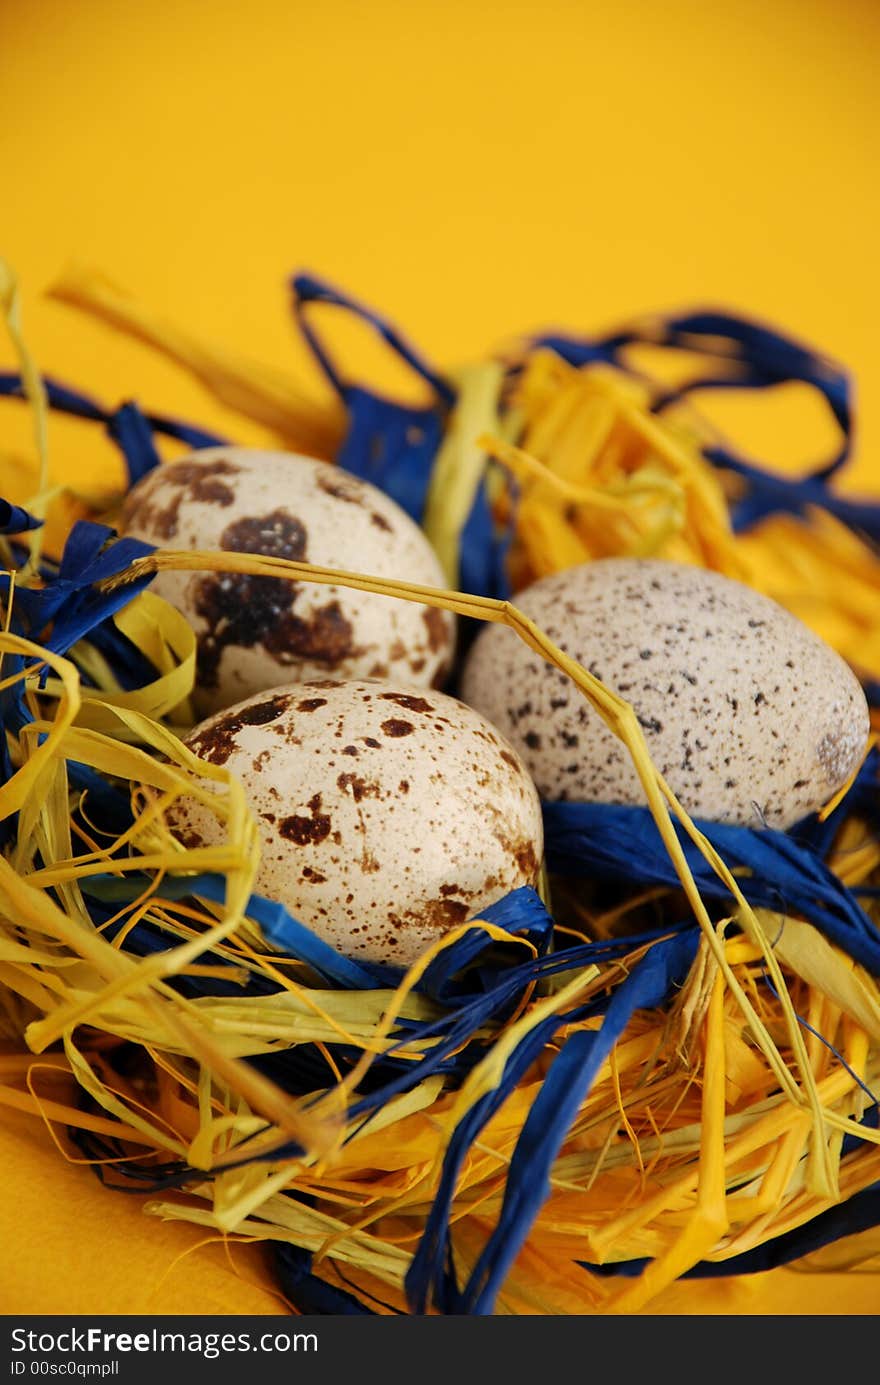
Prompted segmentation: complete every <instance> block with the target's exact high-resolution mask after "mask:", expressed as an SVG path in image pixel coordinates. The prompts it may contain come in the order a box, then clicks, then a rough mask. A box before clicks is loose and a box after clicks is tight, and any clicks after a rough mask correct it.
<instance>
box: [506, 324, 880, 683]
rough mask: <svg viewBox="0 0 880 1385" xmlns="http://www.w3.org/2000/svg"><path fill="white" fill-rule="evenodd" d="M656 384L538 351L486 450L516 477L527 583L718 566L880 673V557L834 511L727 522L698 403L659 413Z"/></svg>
mask: <svg viewBox="0 0 880 1385" xmlns="http://www.w3.org/2000/svg"><path fill="white" fill-rule="evenodd" d="M652 398H653V394H652V390H651V388H650V386H649V385H648V384H642V383H641V382H639V381H637V380H633V379H632V378H631V377H630V376H629V375H626V374H624V373H623V372H622V371H619V370H616V369H615V368H613V367H611V366H606V365H588V366H583V367H581V368H579V369H578V368H575V367H574V366H570V365H568V364H567V363H566V362H565V361H563V360H561V358H560V357H558V356H556V355H555V354H554V353H553V352H551V351H547V350H539V351H535V352H532V353H531V354H530V355H528V356H527V358H526V361H525V364H524V368H523V371H522V375H521V378H520V381H519V383H518V386H517V389H516V392H515V395H514V400H513V406H512V411H511V416H510V418H509V419H508V420H507V421H506V427H505V435H504V436H503V437H502V436H498V435H493V434H492V433H491V430H490V431H489V433H488V434H487V436H485V437H484V438H483V439H482V444H483V446H484V447H485V448H486V450H487V452H489V453H490V454H491V455H492V456H493V457H495V458H496V459H497V460H498V461H499V462H501V463H502V464H503V465H504V466H505V467H506V468H507V469H508V471H509V472H510V473H511V475H512V476H513V477H514V478H515V479H516V482H517V485H518V487H519V490H520V499H519V502H518V505H517V509H516V515H515V520H516V542H515V545H514V550H513V555H512V562H513V576H514V579H515V586H516V587H517V588H520V587H523V586H525V585H527V584H528V583H529V582H530V581H533V580H535V579H537V578H540V577H544V576H547V575H549V574H550V573H553V572H558V571H560V570H562V569H563V568H566V567H572V566H574V565H575V564H577V563H583V562H589V561H590V560H591V559H594V558H603V557H618V556H628V557H661V558H667V559H670V560H672V561H678V562H687V563H694V564H697V565H699V566H702V567H708V568H713V569H715V570H716V571H718V572H722V573H724V574H725V575H726V576H728V577H733V578H735V579H737V580H739V581H743V582H745V583H746V584H747V585H748V586H751V587H754V588H755V590H756V591H760V592H763V593H764V594H765V595H767V596H770V597H772V598H773V599H774V600H775V601H778V602H779V603H780V605H782V606H785V607H786V608H787V609H788V610H790V611H792V613H793V614H794V615H796V616H798V617H799V619H801V620H802V621H803V622H804V624H805V625H807V626H809V628H810V629H812V630H814V631H815V632H816V634H817V635H819V636H821V638H822V639H824V640H825V641H826V642H827V643H828V644H830V645H831V646H832V648H834V649H836V650H838V652H839V653H840V654H841V655H842V656H843V657H844V658H845V659H846V660H847V661H848V662H849V663H850V664H851V665H852V666H853V668H855V669H856V671H857V672H859V673H861V674H862V676H864V677H870V678H872V679H878V678H880V556H878V554H877V551H876V548H874V547H873V546H871V545H870V544H869V543H867V542H866V541H865V540H864V539H862V538H861V537H860V536H859V535H858V534H856V533H854V532H853V531H852V530H851V529H849V528H848V527H847V526H846V525H844V524H843V523H842V522H841V521H839V520H837V519H835V518H834V516H833V515H831V514H829V513H828V512H827V511H822V510H819V509H811V510H810V512H809V514H808V516H807V517H806V518H805V519H799V518H796V517H794V516H791V515H773V516H770V517H768V518H767V519H765V520H763V521H762V522H761V523H760V524H758V525H756V526H755V527H754V528H752V529H751V530H750V531H748V532H747V533H745V534H738V535H734V534H733V532H732V529H731V525H730V519H729V514H728V505H727V499H726V496H725V491H724V481H723V478H722V476H721V474H720V473H719V472H718V471H717V470H716V468H715V467H714V466H712V465H711V464H710V463H709V462H708V461H706V459H705V458H704V457H703V455H702V452H701V446H702V445H703V444H704V443H706V442H709V441H717V439H716V438H715V437H714V435H713V434H712V432H711V430H710V428H709V426H708V424H706V423H705V422H704V421H703V420H702V419H701V418H700V416H699V415H698V414H697V413H696V411H695V410H694V409H693V408H692V407H691V408H688V409H685V410H683V411H682V410H677V411H676V412H675V413H674V414H671V415H669V416H664V418H663V419H660V418H658V417H656V416H655V415H654V414H652V413H651V411H650V406H651V402H652Z"/></svg>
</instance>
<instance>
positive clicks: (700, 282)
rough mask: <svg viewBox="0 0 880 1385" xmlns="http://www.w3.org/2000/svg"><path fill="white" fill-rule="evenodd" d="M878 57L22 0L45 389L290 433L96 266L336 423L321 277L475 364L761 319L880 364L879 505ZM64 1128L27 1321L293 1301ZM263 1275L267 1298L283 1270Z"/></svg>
mask: <svg viewBox="0 0 880 1385" xmlns="http://www.w3.org/2000/svg"><path fill="white" fill-rule="evenodd" d="M878 38H880V6H877V5H876V4H874V3H871V0H863V3H858V2H857V0H849V2H848V3H847V0H772V3H768V2H767V0H728V3H723V4H722V3H711V0H703V3H700V0H663V3H656V0H628V2H627V0H618V2H617V3H605V4H598V3H594V0H544V2H543V3H540V4H527V3H509V4H499V3H467V0H421V3H415V4H406V3H403V0H372V3H370V4H358V3H354V2H353V0H349V3H343V2H342V0H335V2H333V0H331V2H328V0H324V3H317V2H316V0H312V3H309V4H303V3H299V2H298V0H295V2H294V3H285V0H247V3H241V0H152V3H150V4H142V3H140V0H115V3H110V0H0V151H2V161H0V172H2V181H0V254H2V255H4V256H5V257H6V258H7V259H8V260H9V261H10V262H11V263H12V264H13V266H14V267H15V268H16V270H17V271H18V274H19V276H20V279H21V283H22V289H23V294H24V308H25V326H26V329H27V333H28V337H29V340H30V343H31V345H32V347H33V349H34V351H35V353H36V355H37V358H38V361H39V363H40V365H41V367H42V368H43V369H44V370H46V371H47V372H51V373H53V374H55V375H57V376H58V377H60V378H61V379H64V380H66V381H68V382H69V383H71V384H74V385H79V386H80V387H81V388H83V389H85V390H88V391H91V392H93V393H94V394H96V395H97V396H98V397H100V398H101V399H103V400H105V401H106V402H108V403H118V402H120V401H121V400H122V399H124V398H128V397H136V398H137V399H138V400H139V401H140V402H141V403H142V404H143V405H145V406H149V407H152V408H155V409H160V410H166V411H168V412H172V413H177V414H178V415H180V416H181V417H184V418H187V419H189V420H190V421H193V422H201V423H203V424H205V425H206V426H209V427H211V426H213V427H215V428H217V429H218V430H220V431H222V432H225V433H226V434H227V435H229V436H231V437H234V438H236V439H241V440H243V441H244V440H254V441H259V440H260V436H261V435H260V430H259V429H257V428H256V427H255V426H254V425H249V424H246V423H245V422H243V421H242V420H241V419H239V418H237V417H235V416H233V415H231V414H229V413H228V412H226V411H224V410H222V409H221V408H219V406H217V405H215V404H214V403H213V402H212V401H211V400H209V398H208V397H207V395H206V394H205V393H204V392H203V390H202V389H201V388H200V387H199V386H198V385H197V384H196V383H195V382H194V381H192V380H191V379H190V378H189V377H188V376H186V375H185V374H184V373H183V372H182V371H180V370H178V369H176V368H175V367H173V366H172V365H171V364H169V363H167V362H165V361H163V360H161V359H160V358H159V357H158V356H156V355H155V354H154V353H151V352H150V351H149V350H148V349H147V348H146V347H144V346H141V345H139V344H137V343H134V342H131V341H125V340H120V339H117V338H114V337H112V336H111V335H110V334H109V333H108V332H107V330H106V329H104V328H102V327H100V326H99V325H97V324H95V323H93V322H90V321H88V320H86V319H85V318H83V317H81V316H80V315H78V314H76V313H74V312H73V311H72V310H71V309H69V308H66V307H64V306H62V305H59V304H57V303H54V302H52V301H51V300H50V299H49V298H48V297H47V296H46V290H47V289H48V287H49V286H50V285H51V283H52V281H53V280H54V279H55V278H56V277H57V276H58V274H59V273H60V271H61V270H62V269H63V268H64V266H65V265H66V264H67V263H68V262H69V261H71V260H77V261H82V262H85V263H88V264H90V265H93V266H95V267H97V268H99V269H100V270H102V271H104V272H105V273H106V274H108V275H109V276H110V277H111V278H113V279H114V280H116V281H118V282H119V283H120V284H121V285H123V286H125V287H126V288H128V289H129V290H131V291H132V292H133V293H134V294H135V295H136V296H137V298H138V299H140V300H141V301H142V302H144V303H146V304H148V305H149V306H151V307H152V308H155V309H157V310H159V311H161V312H163V313H165V314H167V315H169V316H171V317H173V318H176V319H177V320H178V321H180V322H182V323H184V324H186V325H189V326H191V327H192V328H194V329H197V330H198V332H199V333H201V334H202V335H203V336H205V337H207V338H209V339H213V340H217V341H219V342H222V343H224V344H225V345H227V346H232V347H235V348H236V349H238V350H240V351H241V352H242V353H243V354H245V355H249V356H252V357H255V358H258V359H261V360H264V361H268V362H270V363H274V364H275V365H277V366H281V367H289V368H290V370H291V371H292V373H293V375H294V376H295V377H297V378H298V379H300V380H301V382H302V383H303V384H304V385H306V386H308V388H309V389H311V390H312V391H313V392H314V393H315V394H316V396H320V394H321V391H322V389H323V386H322V383H321V381H320V379H319V377H318V376H317V374H316V373H315V371H314V369H313V367H312V365H311V363H310V362H309V360H308V357H307V354H306V352H305V351H304V349H303V347H302V345H301V344H300V343H299V342H298V341H297V340H296V335H295V332H294V330H293V327H292V325H291V322H290V318H289V314H288V305H287V298H286V293H285V287H284V286H285V281H286V278H287V276H288V275H289V273H290V272H291V271H293V270H294V269H297V268H301V267H305V268H310V269H312V270H313V271H315V272H317V273H319V274H323V275H325V276H327V277H330V278H331V279H334V280H335V281H337V282H338V283H339V284H340V285H342V286H344V287H346V288H347V289H348V290H350V291H351V292H353V293H354V294H356V295H358V296H360V297H362V298H364V299H367V300H368V301H370V302H372V303H373V304H375V305H376V306H378V307H380V308H381V309H382V310H383V311H384V312H386V313H387V314H388V315H389V316H391V317H392V318H393V319H395V320H396V321H397V322H398V323H399V324H400V325H402V326H403V327H404V328H405V329H406V330H407V331H408V332H409V333H410V335H411V336H412V337H414V338H415V340H417V341H418V342H419V343H420V344H421V345H422V346H423V347H424V348H425V350H426V351H428V352H429V354H431V355H432V356H433V357H434V358H435V359H436V360H437V361H438V362H440V363H441V364H444V365H445V364H455V363H458V362H461V361H463V360H466V359H470V358H473V357H475V356H479V355H481V354H483V353H484V352H486V351H487V350H488V349H490V348H491V347H493V346H494V345H495V344H497V343H498V342H499V341H503V340H505V339H507V338H508V337H510V336H511V335H512V334H516V333H519V332H521V331H524V330H528V329H532V328H536V327H542V326H551V325H559V326H562V327H566V328H569V329H571V330H574V331H584V332H589V331H593V330H597V329H600V328H603V327H605V326H609V325H614V324H615V323H617V322H618V321H619V320H620V319H622V318H626V317H629V316H631V315H633V314H636V313H641V312H644V311H646V310H654V309H666V308H668V309H674V308H678V307H682V306H690V305H695V304H699V305H702V304H707V303H710V304H717V305H721V306H725V307H728V308H733V309H735V310H740V311H743V312H747V313H748V312H751V313H754V314H756V315H758V316H760V317H762V318H764V319H767V320H769V321H771V322H775V323H777V324H778V325H780V326H782V327H785V328H787V329H789V330H790V331H792V332H793V333H794V334H795V335H799V336H802V337H804V338H806V339H808V340H809V341H811V342H813V343H815V344H816V345H819V346H821V347H822V348H823V349H824V350H826V351H827V352H828V353H830V354H831V355H833V356H835V357H837V358H838V359H840V360H841V361H843V362H845V363H846V364H847V365H848V366H849V367H850V368H851V369H852V371H853V373H854V375H855V377H856V380H857V384H858V397H859V400H860V410H859V429H858V443H857V452H856V457H855V460H854V463H853V466H852V468H851V472H850V476H849V479H848V482H847V484H848V485H850V486H851V487H855V488H860V489H874V490H877V489H880V482H878V474H880V473H878V466H877V457H878V453H880V353H878V352H877V349H876V332H877V321H878V301H877V273H876V257H877V248H876V247H877V222H878V210H880V185H878V180H877V177H876V153H875V151H876V148H877V147H878V137H880V130H878V123H880V122H878V114H877V100H876V66H877V53H878ZM345 345H346V350H347V351H350V352H351V353H352V355H351V359H352V360H353V361H356V362H358V363H360V364H361V365H362V367H363V369H364V370H365V371H368V372H369V373H370V378H372V379H375V380H377V381H379V380H381V381H382V382H383V383H385V382H386V381H387V380H388V378H389V377H388V376H387V372H386V370H385V367H384V366H381V365H380V363H379V362H378V360H377V358H376V357H375V355H374V354H373V353H370V352H368V351H367V349H366V347H365V345H364V343H363V342H361V341H360V340H357V341H349V340H348V339H346V343H345ZM11 363H12V355H11V350H10V349H9V347H8V345H7V344H5V343H3V344H0V367H2V366H6V365H11ZM394 383H395V385H396V384H397V383H398V382H397V381H396V380H395V381H394ZM730 408H731V406H730V405H727V404H725V405H724V406H723V409H724V412H723V413H721V414H720V415H719V416H720V417H721V418H722V419H723V420H724V421H727V419H728V416H729V410H730ZM2 410H3V412H2V420H3V429H2V433H0V439H2V446H3V449H4V450H8V449H9V448H15V449H18V450H20V451H24V450H25V448H26V447H27V431H26V425H25V421H24V412H23V410H21V408H20V406H18V405H16V404H12V403H8V404H3V405H2ZM736 421H737V427H738V429H739V430H740V433H739V436H741V437H742V438H743V439H744V440H748V441H750V442H753V443H754V445H755V446H757V447H760V448H761V449H763V453H764V455H765V456H767V457H772V458H778V459H779V460H780V462H782V463H786V464H792V463H794V462H796V461H798V460H814V459H815V460H818V459H819V457H820V456H821V455H822V452H823V449H824V448H825V447H826V446H827V444H828V430H827V428H826V427H825V424H824V420H823V419H822V418H821V416H820V414H819V412H818V411H817V410H816V409H815V408H810V407H808V406H804V405H803V401H793V400H785V401H783V402H782V403H778V402H776V401H767V400H763V401H756V402H754V403H753V404H751V405H749V406H748V407H746V408H742V407H740V409H739V412H738V414H737V416H736ZM52 448H53V468H54V470H55V472H56V474H57V475H64V474H71V472H72V471H74V470H77V469H81V468H83V467H88V468H89V469H93V468H94V467H96V466H99V467H101V466H106V467H107V468H108V471H112V468H113V467H114V465H116V463H114V461H113V455H112V453H111V452H110V451H109V449H108V448H106V447H105V445H104V444H103V443H102V442H101V440H100V438H99V437H98V436H97V434H96V433H95V431H94V430H93V429H91V428H86V427H85V426H83V425H74V424H71V423H65V422H59V423H55V424H53V429H52ZM34 1124H35V1123H33V1122H31V1123H30V1126H29V1128H28V1122H27V1121H24V1120H22V1121H17V1122H13V1123H12V1125H10V1126H9V1128H8V1129H6V1130H5V1131H4V1132H3V1134H2V1137H0V1139H2V1145H3V1158H4V1169H5V1177H4V1193H3V1197H2V1199H0V1223H2V1225H0V1245H2V1246H3V1248H4V1249H3V1251H2V1253H0V1311H5V1312H13V1311H16V1312H21V1311H25V1312H27V1311H32V1312H37V1311H43V1312H50V1311H56V1312H59V1311H60V1312H69V1313H81V1312H87V1311H98V1310H103V1311H107V1312H114V1311H117V1312H119V1311H130V1312H137V1311H150V1312H158V1311H176V1312H185V1311H192V1312H196V1311H224V1312H244V1311H254V1312H273V1311H277V1309H278V1308H279V1307H281V1305H279V1304H278V1302H277V1299H275V1298H274V1297H273V1296H272V1295H271V1293H270V1292H269V1291H268V1290H267V1289H266V1288H260V1287H247V1286H246V1285H244V1284H242V1283H241V1282H240V1281H239V1280H238V1279H236V1277H235V1276H234V1275H233V1274H232V1271H231V1270H230V1269H229V1267H228V1265H227V1264H226V1262H225V1260H224V1258H223V1254H222V1251H220V1250H218V1249H217V1248H216V1247H215V1248H213V1249H206V1250H201V1251H197V1252H195V1254H194V1255H193V1256H192V1257H190V1258H189V1259H188V1260H185V1261H184V1262H183V1267H182V1268H181V1267H178V1268H177V1269H175V1270H171V1271H170V1272H169V1274H168V1277H167V1278H166V1279H165V1280H164V1281H162V1280H161V1276H162V1274H163V1272H164V1271H165V1270H167V1269H169V1267H170V1265H171V1262H172V1260H173V1258H174V1256H175V1255H176V1254H177V1253H178V1252H179V1250H181V1249H183V1248H184V1247H186V1246H190V1245H193V1244H194V1243H195V1241H197V1240H198V1239H199V1238H198V1237H197V1236H195V1235H193V1234H190V1232H189V1231H188V1230H187V1229H185V1228H181V1227H177V1226H173V1227H164V1226H158V1225H153V1224H152V1223H149V1222H146V1221H145V1219H143V1218H142V1217H141V1216H140V1213H139V1211H138V1209H137V1202H136V1200H135V1199H132V1198H127V1199H126V1198H121V1197H114V1195H112V1194H110V1193H106V1192H104V1191H103V1190H101V1189H100V1187H99V1186H98V1185H97V1183H96V1182H95V1181H94V1180H93V1179H92V1176H91V1175H90V1174H89V1173H88V1172H87V1171H85V1170H83V1169H82V1168H77V1167H74V1166H69V1165H66V1164H63V1163H61V1161H60V1159H59V1157H58V1156H57V1154H56V1153H55V1151H54V1150H53V1149H52V1148H51V1147H50V1146H49V1145H48V1143H47V1141H46V1140H45V1138H40V1137H39V1135H38V1133H37V1131H36V1130H35V1128H34ZM237 1263H239V1264H240V1265H241V1266H242V1268H243V1272H246V1273H248V1274H249V1275H251V1276H252V1277H253V1276H257V1277H259V1276H260V1275H262V1282H263V1283H264V1284H265V1283H267V1280H266V1277H265V1273H264V1271H263V1270H262V1268H261V1265H262V1262H261V1259H260V1257H259V1256H258V1255H252V1256H251V1257H250V1259H248V1257H247V1256H241V1258H240V1259H239V1260H238V1261H237ZM876 1283H877V1281H876V1278H875V1279H873V1280H872V1279H871V1278H870V1277H867V1276H852V1277H851V1278H850V1279H848V1280H847V1282H846V1284H845V1286H842V1285H841V1282H840V1281H835V1280H833V1279H830V1278H827V1277H826V1276H804V1275H795V1274H792V1273H783V1274H781V1275H776V1276H774V1277H773V1278H772V1281H770V1283H769V1285H768V1283H767V1281H766V1280H763V1279H762V1280H760V1281H759V1280H752V1281H749V1282H748V1283H747V1284H745V1283H737V1284H733V1285H720V1286H715V1287H712V1286H699V1287H697V1288H692V1289H690V1290H688V1291H686V1292H685V1291H684V1290H680V1289H677V1290H676V1291H675V1292H674V1293H673V1294H671V1295H667V1296H666V1298H665V1299H664V1300H663V1302H662V1304H660V1305H659V1306H657V1307H655V1311H664V1312H686V1311H696V1312H727V1313H733V1312H750V1313H754V1312H767V1311H771V1312H785V1313H796V1312H803V1311H820V1312H840V1313H852V1312H874V1311H878V1309H880V1304H878V1302H877V1299H878V1297H880V1294H878V1291H877V1289H876V1288H875V1287H872V1285H873V1286H876ZM218 1305H222V1306H220V1307H218Z"/></svg>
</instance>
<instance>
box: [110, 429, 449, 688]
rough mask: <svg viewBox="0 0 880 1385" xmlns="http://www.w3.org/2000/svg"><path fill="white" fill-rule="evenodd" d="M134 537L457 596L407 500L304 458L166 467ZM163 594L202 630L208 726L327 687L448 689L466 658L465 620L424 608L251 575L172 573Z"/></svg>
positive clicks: (134, 515) (145, 500) (238, 458)
mask: <svg viewBox="0 0 880 1385" xmlns="http://www.w3.org/2000/svg"><path fill="white" fill-rule="evenodd" d="M121 527H122V529H123V530H124V532H125V533H126V534H130V535H131V536H133V537H134V538H138V539H143V540H145V541H146V542H147V543H152V544H156V545H157V546H159V547H165V548H182V549H196V548H198V549H227V550H238V551H242V552H246V553H264V554H268V555H270V556H272V557H278V558H291V559H295V560H300V561H304V562H310V563H315V564H317V565H318V566H323V567H335V568H340V569H344V570H345V571H349V572H363V573H367V574H369V575H371V576H377V577H396V578H400V579H401V580H403V581H409V582H413V583H416V584H420V585H424V586H432V587H443V586H444V585H445V582H444V577H443V571H442V569H441V567H440V563H439V561H438V559H437V557H436V555H435V553H434V550H433V548H432V547H431V545H430V544H429V542H428V540H427V538H426V536H425V534H424V533H423V531H422V530H421V529H420V528H419V527H418V525H416V524H415V523H414V522H413V521H412V520H411V519H410V518H409V516H408V515H407V514H405V512H404V511H403V510H402V509H401V508H400V506H399V505H397V504H396V502H395V501H393V500H391V499H390V497H388V496H387V495H385V494H384V493H383V492H382V491H380V490H378V489H377V488H376V487H375V486H371V485H370V484H368V483H367V482H364V481H360V480H358V479H357V478H356V477H354V476H351V475H349V474H348V473H347V472H345V471H343V470H341V469H340V468H338V467H336V466H334V465H333V464H332V463H329V462H321V461H315V460H313V459H312V458H309V457H301V456H297V455H294V454H293V453H286V452H261V451H253V450H249V449H245V448H232V447H217V448H206V449H204V450H203V451H199V452H195V453H193V454H192V455H190V456H188V457H186V458H183V459H181V460H179V461H175V462H172V463H169V464H167V465H164V466H161V467H158V468H156V469H155V470H154V471H152V472H150V473H149V474H148V475H147V476H146V477H144V479H143V480H141V481H139V482H138V484H137V485H136V486H134V487H133V488H132V490H131V491H130V492H129V494H128V496H127V498H126V501H125V505H124V508H123V515H122V524H121ZM153 589H154V590H155V591H156V592H157V593H158V594H159V595H160V596H163V597H164V598H165V599H166V600H167V601H169V602H170V603H171V604H172V605H173V606H176V607H177V609H178V610H179V611H181V612H182V613H183V615H184V616H185V617H186V618H187V620H188V621H189V622H190V624H191V625H192V626H193V628H194V630H195V632H196V637H197V640H198V664H197V673H196V690H195V694H194V701H195V704H196V707H197V709H198V711H199V713H200V714H201V715H205V714H207V713H209V712H214V711H217V710H219V709H220V708H222V707H228V706H230V705H231V704H232V703H233V702H238V701H240V700H241V699H242V698H245V697H249V696H250V695H251V694H252V693H255V692H260V691H262V690H263V689H264V688H270V687H274V686H275V685H276V684H278V683H281V682H286V681H290V682H299V681H302V680H306V679H309V678H315V677H319V678H320V677H333V678H350V677H376V678H393V679H403V680H404V681H406V682H408V683H412V684H415V685H416V686H419V687H432V686H441V685H442V683H443V682H444V681H445V678H446V674H447V671H448V668H449V666H450V663H451V659H452V653H453V645H454V640H455V618H454V616H452V615H450V614H449V613H448V612H446V611H440V610H437V609H435V608H434V607H429V606H424V605H421V604H420V603H416V602H409V601H402V600H399V599H396V598H394V597H387V596H376V595H375V594H374V593H372V592H361V591H356V590H354V589H352V588H347V587H339V586H319V585H317V584H315V583H313V582H294V583H291V582H289V581H287V580H286V579H282V578H274V577H251V576H248V575H247V574H237V573H217V574H214V573H209V572H205V573H201V572H199V573H187V572H162V573H160V574H159V575H158V576H157V577H156V579H155V582H154V587H153Z"/></svg>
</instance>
